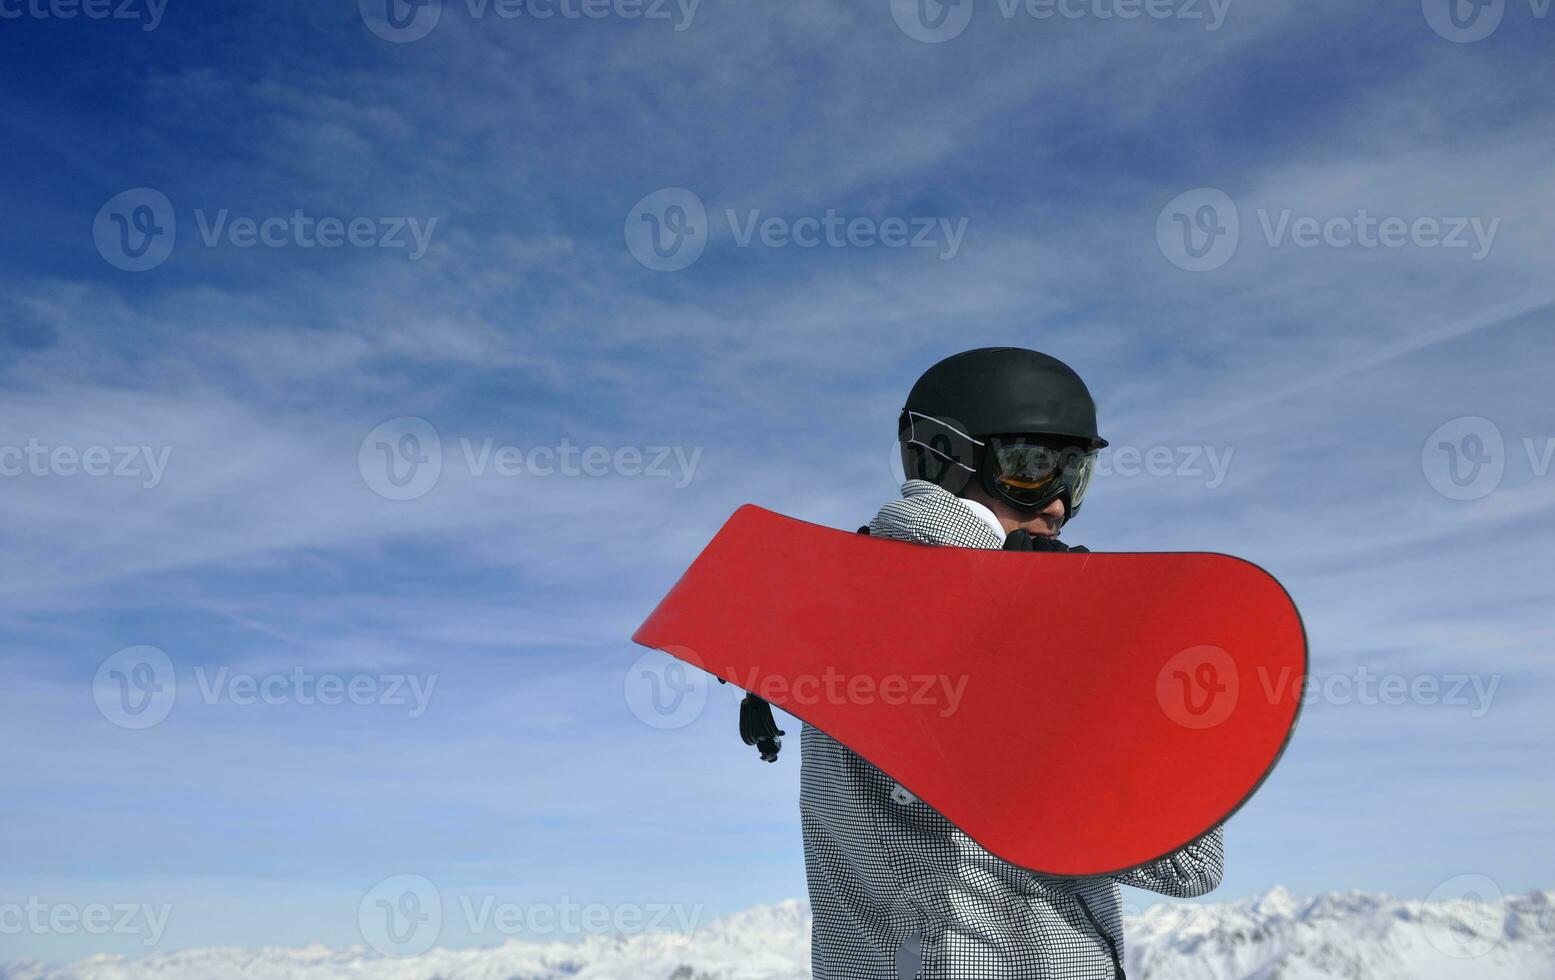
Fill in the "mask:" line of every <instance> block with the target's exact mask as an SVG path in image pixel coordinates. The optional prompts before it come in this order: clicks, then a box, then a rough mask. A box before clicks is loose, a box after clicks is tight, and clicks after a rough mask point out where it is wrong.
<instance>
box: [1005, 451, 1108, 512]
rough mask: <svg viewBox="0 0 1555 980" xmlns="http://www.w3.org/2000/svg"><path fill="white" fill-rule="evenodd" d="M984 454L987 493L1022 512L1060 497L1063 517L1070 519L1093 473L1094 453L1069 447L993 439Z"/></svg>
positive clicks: (1089, 483)
mask: <svg viewBox="0 0 1555 980" xmlns="http://www.w3.org/2000/svg"><path fill="white" fill-rule="evenodd" d="M985 452H986V454H987V455H986V463H985V466H986V471H987V475H986V479H985V484H986V486H987V489H988V490H990V491H991V492H993V493H996V494H998V495H999V496H1001V497H1003V498H1004V499H1005V500H1008V501H1009V502H1010V503H1012V504H1015V505H1016V506H1017V507H1020V508H1022V509H1023V510H1040V509H1041V508H1043V507H1046V506H1047V505H1048V504H1050V503H1052V502H1053V501H1054V500H1056V499H1057V498H1059V497H1063V498H1064V504H1065V509H1066V511H1067V514H1066V517H1073V516H1074V512H1075V511H1077V510H1079V509H1080V501H1081V500H1082V499H1084V497H1085V491H1086V488H1088V487H1089V486H1090V485H1091V476H1092V475H1093V474H1094V473H1095V472H1096V450H1094V449H1088V448H1085V447H1083V446H1076V445H1073V444H1069V445H1063V444H1057V443H1052V442H1044V441H1041V440H1037V439H1033V438H1031V437H1013V438H997V437H996V438H994V439H990V440H989V442H988V447H987V449H986V450H985Z"/></svg>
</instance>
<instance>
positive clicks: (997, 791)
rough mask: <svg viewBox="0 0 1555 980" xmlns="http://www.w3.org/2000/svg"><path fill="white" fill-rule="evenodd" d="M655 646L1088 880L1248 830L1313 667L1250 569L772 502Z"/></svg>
mask: <svg viewBox="0 0 1555 980" xmlns="http://www.w3.org/2000/svg"><path fill="white" fill-rule="evenodd" d="M632 639H633V640H635V641H636V642H638V643H641V644H643V645H644V646H649V647H655V648H657V649H660V650H664V651H666V652H668V653H670V654H672V655H673V656H676V657H678V658H680V659H682V660H685V661H687V662H689V663H691V664H693V665H695V666H697V667H700V668H702V669H704V670H707V671H710V672H712V673H713V674H716V675H717V676H719V677H721V678H723V679H725V680H727V681H729V682H730V683H731V684H734V685H736V686H737V687H740V688H743V689H744V690H747V691H750V692H752V693H754V694H757V695H759V696H761V697H764V698H765V699H766V700H768V701H770V702H772V703H773V704H775V705H778V706H779V707H782V708H783V709H784V710H786V711H788V712H790V713H791V714H793V715H796V716H798V717H799V718H801V719H803V720H804V721H807V722H809V723H810V724H811V725H814V726H815V727H816V728H819V729H821V730H822V731H824V732H826V733H827V734H829V735H831V736H832V737H833V738H836V739H837V740H839V741H841V742H842V743H843V744H845V745H847V746H848V747H849V748H851V749H853V750H854V751H855V752H857V753H858V754H859V755H861V756H863V757H864V758H866V759H868V760H869V761H870V762H872V763H874V764H875V765H876V766H878V767H879V768H880V769H882V770H884V771H885V772H886V773H887V774H888V775H889V776H890V777H891V778H892V779H894V780H896V781H897V782H898V783H900V784H901V785H902V786H903V787H905V788H906V789H907V790H908V791H910V792H911V793H913V794H914V795H916V796H917V797H918V798H919V799H921V800H922V801H923V802H925V803H927V804H929V805H930V806H932V807H934V808H935V809H936V810H937V811H938V812H939V813H941V814H943V815H944V816H945V817H946V818H947V819H948V820H950V821H951V822H952V823H954V824H955V825H956V826H958V827H960V828H961V829H962V830H963V831H965V832H966V833H967V834H968V835H969V836H971V837H972V839H974V840H976V841H977V842H978V843H979V844H981V845H982V846H983V847H985V848H987V849H988V850H989V851H991V852H993V853H994V854H996V855H998V856H999V857H1001V858H1003V859H1004V860H1006V861H1009V862H1011V863H1012V864H1017V865H1020V866H1021V867H1024V868H1028V869H1030V870H1032V871H1036V872H1040V873H1044V874H1053V875H1064V876H1082V875H1098V874H1116V873H1119V872H1122V871H1125V870H1128V869H1131V868H1134V867H1136V866H1138V865H1141V864H1144V863H1146V862H1149V861H1152V860H1155V859H1156V858H1159V857H1161V856H1163V855H1165V854H1168V853H1170V852H1171V851H1174V850H1176V849H1178V848H1180V847H1182V846H1183V845H1184V844H1187V843H1189V842H1190V841H1192V840H1194V839H1195V838H1197V837H1199V836H1201V835H1203V834H1204V833H1206V832H1207V831H1209V830H1211V829H1213V828H1214V827H1216V826H1218V825H1219V824H1220V823H1222V822H1224V821H1225V819H1226V818H1227V817H1229V816H1230V815H1231V814H1232V813H1234V812H1235V811H1236V810H1237V808H1239V807H1240V806H1241V805H1242V804H1243V803H1244V802H1246V801H1247V799H1248V797H1249V796H1251V795H1252V793H1253V791H1254V790H1256V789H1257V788H1258V785H1259V784H1260V783H1261V782H1262V781H1263V780H1264V778H1265V777H1266V776H1268V774H1269V772H1270V770H1271V769H1273V767H1274V764H1275V762H1276V761H1277V760H1278V759H1279V757H1280V753H1281V752H1282V751H1283V750H1284V747H1285V744H1286V741H1287V739H1288V738H1289V737H1290V733H1291V729H1292V727H1293V726H1294V725H1295V722H1296V714H1297V708H1298V706H1299V703H1300V700H1301V691H1302V686H1303V683H1304V681H1305V677H1306V661H1307V651H1306V636H1305V634H1304V632H1303V630H1302V625H1301V618H1300V616H1299V615H1298V614H1297V612H1296V607H1295V605H1294V604H1293V603H1292V602H1291V600H1290V597H1289V596H1288V595H1287V594H1286V592H1285V590H1284V589H1283V588H1282V587H1281V586H1280V584H1279V583H1278V582H1277V581H1275V580H1274V579H1273V578H1272V577H1270V576H1269V575H1268V574H1267V573H1266V572H1264V571H1263V570H1262V569H1260V568H1259V567H1258V566H1256V565H1253V564H1250V563H1248V562H1245V561H1242V560H1241V559H1239V558H1231V557H1229V556H1226V555H1218V554H1193V553H1168V554H1096V553H1089V554H1087V553H1079V554H1053V553H1041V552H1035V553H1033V552H1003V551H985V550H980V549H971V548H947V547H925V546H923V545H916V544H906V543H902V542H899V541H890V540H885V539H882V538H872V537H869V536H866V535H861V534H852V533H848V532H844V531H837V530H834V529H831V528H825V527H820V526H818V525H814V524H807V523H805V522H803V521H796V520H794V519H792V518H788V517H783V516H782V515H779V514H774V513H772V512H771V511H767V510H763V509H761V508H760V507H754V506H749V505H747V506H745V507H741V508H740V509H739V510H738V511H736V512H735V514H734V516H733V517H731V518H730V519H729V522H728V523H727V524H725V525H724V527H723V529H722V530H721V531H719V532H718V535H717V536H716V537H714V538H713V540H712V542H711V543H709V544H708V546H707V547H706V548H705V549H703V551H702V554H701V555H700V556H699V557H698V558H697V560H696V562H695V563H693V564H692V566H691V567H690V568H689V569H687V571H686V573H685V574H684V575H683V576H681V579H680V581H679V582H678V583H677V584H676V585H675V587H674V588H673V589H672V590H671V591H670V593H669V595H667V596H665V597H664V600H663V601H662V602H660V603H659V606H658V608H657V609H655V610H654V611H653V614H652V615H651V616H649V617H648V619H647V621H646V622H644V623H643V625H642V626H641V627H640V628H639V629H638V630H637V632H636V634H635V635H633V637H632Z"/></svg>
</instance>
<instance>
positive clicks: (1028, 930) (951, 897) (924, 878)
mask: <svg viewBox="0 0 1555 980" xmlns="http://www.w3.org/2000/svg"><path fill="white" fill-rule="evenodd" d="M870 532H871V533H872V534H876V535H882V536H886V537H891V538H897V539H899V540H904V541H916V542H919V543H921V544H938V545H955V546H959V547H966V548H999V547H1002V546H1003V541H1002V540H1001V538H1000V537H999V535H998V534H997V533H996V532H995V531H994V529H993V528H992V527H990V525H989V524H988V523H987V519H986V517H980V516H979V515H978V514H977V513H976V511H975V509H974V508H972V507H968V506H967V505H966V502H964V501H962V500H960V499H959V498H957V497H955V496H953V495H951V494H950V493H949V492H947V491H945V490H943V489H942V488H940V487H937V486H935V485H934V484H931V483H926V482H923V481H921V480H913V481H910V482H908V483H906V484H904V485H903V487H902V499H901V500H895V501H891V502H890V503H888V504H886V505H885V506H884V507H882V508H881V510H880V513H879V514H878V515H877V516H876V517H875V519H874V521H872V522H871V523H870ZM801 738H802V744H801V755H802V771H801V788H800V804H799V805H800V814H801V819H802V824H803V832H804V850H805V872H806V875H807V878H808V880H809V892H810V905H811V909H812V911H813V913H814V931H813V934H812V943H811V950H812V952H811V968H812V972H813V974H814V977H815V980H912V978H917V980H948V978H958V980H1035V978H1043V980H1059V978H1065V980H1067V978H1074V980H1080V978H1085V980H1092V978H1094V980H1103V978H1114V977H1119V976H1121V975H1122V964H1123V955H1124V954H1123V924H1122V921H1121V907H1122V899H1121V896H1120V893H1119V890H1118V885H1119V883H1120V882H1121V883H1122V884H1126V885H1133V886H1135V887H1138V888H1146V889H1149V890H1150V891H1153V892H1158V893H1160V894H1163V895H1171V896H1174V897H1181V898H1187V897H1192V896H1196V895H1202V894H1204V893H1206V892H1208V891H1210V890H1211V889H1213V888H1214V887H1215V886H1216V885H1218V884H1219V883H1220V874H1221V866H1222V862H1223V851H1222V846H1221V830H1220V829H1218V828H1217V829H1216V830H1214V831H1212V832H1211V833H1209V834H1207V835H1205V836H1204V837H1202V838H1200V839H1199V840H1197V841H1195V842H1194V843H1192V844H1190V845H1188V846H1187V847H1185V848H1183V849H1182V850H1180V851H1177V852H1176V853H1174V854H1171V855H1168V856H1167V857H1164V858H1162V859H1161V860H1159V861H1155V862H1152V863H1151V864H1149V865H1146V866H1144V867H1142V868H1138V869H1135V870H1134V871H1131V872H1129V873H1128V874H1126V875H1121V876H1118V877H1115V878H1051V877H1046V876H1040V875H1036V874H1033V873H1032V872H1029V871H1026V870H1023V869H1021V868H1018V867H1016V866H1014V865H1012V864H1008V863H1006V862H1005V861H1002V860H1000V859H999V858H996V857H994V856H993V855H992V854H990V853H988V852H987V851H986V850H984V849H983V848H982V847H980V846H979V845H978V844H977V843H976V842H974V841H973V840H972V839H971V838H970V837H967V836H966V835H965V834H964V833H962V832H961V831H960V830H958V829H956V827H954V826H953V825H951V823H950V822H949V821H947V820H946V819H945V818H944V817H942V816H940V815H939V814H938V813H936V812H935V811H934V810H932V809H931V808H930V807H928V806H927V805H925V804H923V803H922V802H919V801H918V800H917V799H915V798H914V797H913V796H912V795H911V794H909V793H907V792H906V791H905V790H903V789H902V788H901V787H900V786H897V785H896V784H895V783H894V782H893V781H892V780H891V779H890V778H889V777H887V776H886V775H885V773H883V772H881V771H880V770H879V769H876V768H875V767H874V766H872V765H870V764H869V763H868V762H866V761H864V759H863V758H861V757H860V756H858V755H857V754H856V753H854V752H852V751H851V750H849V749H848V748H846V747H845V746H843V745H842V744H841V743H839V742H837V741H836V740H834V739H832V738H831V737H829V736H827V735H826V734H825V733H823V732H821V731H819V730H817V729H815V728H811V727H810V726H808V725H806V726H805V728H804V732H803V735H802V736H801Z"/></svg>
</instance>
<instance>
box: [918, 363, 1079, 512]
mask: <svg viewBox="0 0 1555 980" xmlns="http://www.w3.org/2000/svg"><path fill="white" fill-rule="evenodd" d="M1001 436H1002V437H1011V436H1024V437H1028V438H1036V439H1040V440H1042V441H1044V442H1047V443H1051V444H1054V445H1059V446H1068V447H1073V448H1074V449H1075V450H1076V451H1077V452H1081V453H1094V452H1095V451H1096V450H1098V449H1102V448H1104V447H1105V446H1106V445H1107V440H1105V439H1103V438H1102V437H1101V434H1100V433H1099V432H1098V431H1097V428H1096V403H1095V401H1094V400H1092V398H1091V393H1090V391H1089V389H1087V388H1086V387H1085V382H1084V381H1082V380H1081V379H1080V376H1079V375H1078V374H1076V373H1075V371H1074V369H1073V368H1071V367H1070V366H1069V365H1067V364H1065V363H1064V362H1063V361H1060V360H1059V359H1058V358H1056V357H1051V356H1049V355H1047V354H1042V353H1039V352H1037V351H1034V350H1026V349H1025V348H1022V347H980V348H978V349H976V350H969V351H963V352H962V353H960V354H953V355H951V356H950V357H947V358H945V359H944V360H943V361H940V362H939V363H938V364H935V365H934V366H933V367H931V368H929V369H928V370H927V371H925V372H924V374H923V377H921V378H919V379H918V383H917V384H915V385H913V387H912V391H911V393H909V394H908V396H907V404H906V405H905V406H904V407H903V408H902V414H901V416H900V418H899V420H898V422H897V440H898V441H899V442H900V443H901V449H902V468H903V471H904V472H905V473H906V474H907V477H908V479H913V480H928V481H930V482H931V483H936V484H938V485H940V486H942V487H944V488H945V489H947V490H949V491H950V492H951V493H960V492H961V490H962V489H963V488H964V487H965V486H966V483H967V481H968V480H969V479H971V478H973V477H974V476H977V477H980V479H981V480H982V482H983V485H984V487H985V488H987V489H988V490H989V492H990V493H993V494H995V495H996V496H999V497H1003V498H1004V499H1006V500H1009V502H1010V503H1011V504H1012V505H1014V506H1015V507H1017V508H1019V509H1022V510H1028V511H1035V510H1040V509H1041V508H1042V507H1045V506H1047V504H1049V503H1051V502H1052V500H1053V499H1054V498H1055V497H1058V496H1064V498H1065V510H1066V514H1067V516H1068V517H1073V516H1074V514H1075V512H1076V511H1078V510H1079V503H1078V501H1077V500H1076V499H1075V498H1076V497H1077V496H1079V495H1080V494H1077V493H1075V492H1074V490H1075V489H1076V488H1074V487H1071V486H1066V485H1063V484H1062V483H1060V484H1059V485H1058V486H1055V488H1054V491H1055V492H1053V493H1052V494H1051V495H1048V496H1047V497H1046V499H1043V500H1042V501H1041V502H1040V503H1037V504H1032V503H1029V502H1023V501H1019V500H1013V499H1010V498H1009V497H1008V496H1007V495H1005V494H1002V493H999V492H998V491H997V489H996V488H995V486H994V485H993V483H992V481H991V469H992V468H991V466H990V463H991V461H992V460H991V457H992V456H993V454H992V453H990V452H987V451H986V450H987V449H988V447H989V442H990V439H991V438H992V437H1001ZM1079 489H1080V490H1081V492H1082V493H1083V487H1082V488H1079Z"/></svg>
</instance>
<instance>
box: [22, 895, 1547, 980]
mask: <svg viewBox="0 0 1555 980" xmlns="http://www.w3.org/2000/svg"><path fill="white" fill-rule="evenodd" d="M808 936H809V916H808V914H807V911H806V909H805V907H804V906H803V905H802V904H800V903H798V902H785V903H782V904H779V905H774V906H769V907H766V908H759V909H753V910H751V911H748V912H744V913H741V914H739V915H735V916H732V917H730V918H728V919H724V920H721V921H719V922H716V923H713V924H712V925H709V926H706V927H704V928H701V929H698V930H696V931H695V932H693V933H691V934H690V935H679V934H664V933H654V934H647V935H638V936H630V937H621V938H606V937H599V936H594V937H589V938H587V939H584V940H582V941H580V942H573V943H535V942H521V941H511V942H508V943H507V944H505V945H502V946H498V947H492V948H483V949H466V950H445V949H436V950H433V951H432V952H430V953H428V954H426V955H424V956H420V957H416V958H414V959H403V960H397V959H387V958H384V957H381V956H378V955H377V954H375V953H370V952H368V951H366V950H365V949H363V948H361V947H353V948H347V949H338V950H335V949H326V948H324V947H321V946H314V947H309V948H306V949H258V950H241V949H197V950H187V951H184V952H177V953H161V954H157V955H154V956H149V957H145V958H143V959H135V960H126V959H123V958H121V957H117V956H98V957H91V958H89V959H85V960H82V961H80V962H78V963H74V964H71V965H69V966H65V967H47V966H43V965H39V964H26V963H17V964H13V965H11V966H9V967H0V980H806V978H808V977H809V975H810V974H809V950H808ZM1127 937H1128V960H1129V962H1128V973H1129V976H1130V977H1134V978H1138V980H1189V978H1192V980H1341V978H1343V980H1395V978H1397V980H1449V978H1452V980H1456V978H1471V980H1548V978H1555V893H1552V892H1535V893H1533V894H1530V895H1527V896H1523V897H1514V898H1509V899H1506V900H1505V901H1504V902H1500V903H1496V904H1482V903H1478V902H1467V901H1465V902H1444V903H1425V902H1416V901H1401V900H1398V899H1393V898H1389V897H1387V896H1383V895H1367V894H1362V893H1345V894H1337V893H1336V894H1330V895H1322V896H1319V897H1317V898H1308V899H1299V898H1295V897H1293V896H1292V895H1291V894H1290V893H1289V892H1287V891H1285V890H1284V889H1281V888H1276V889H1274V890H1273V891H1270V892H1269V893H1267V894H1265V895H1263V896H1262V897H1260V898H1256V899H1249V900H1245V901H1241V902H1234V903H1227V904H1220V905H1159V906H1155V907H1152V908H1150V909H1147V910H1146V911H1145V912H1144V913H1143V914H1142V915H1139V916H1135V917H1133V918H1131V919H1129V920H1128V933H1127Z"/></svg>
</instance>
